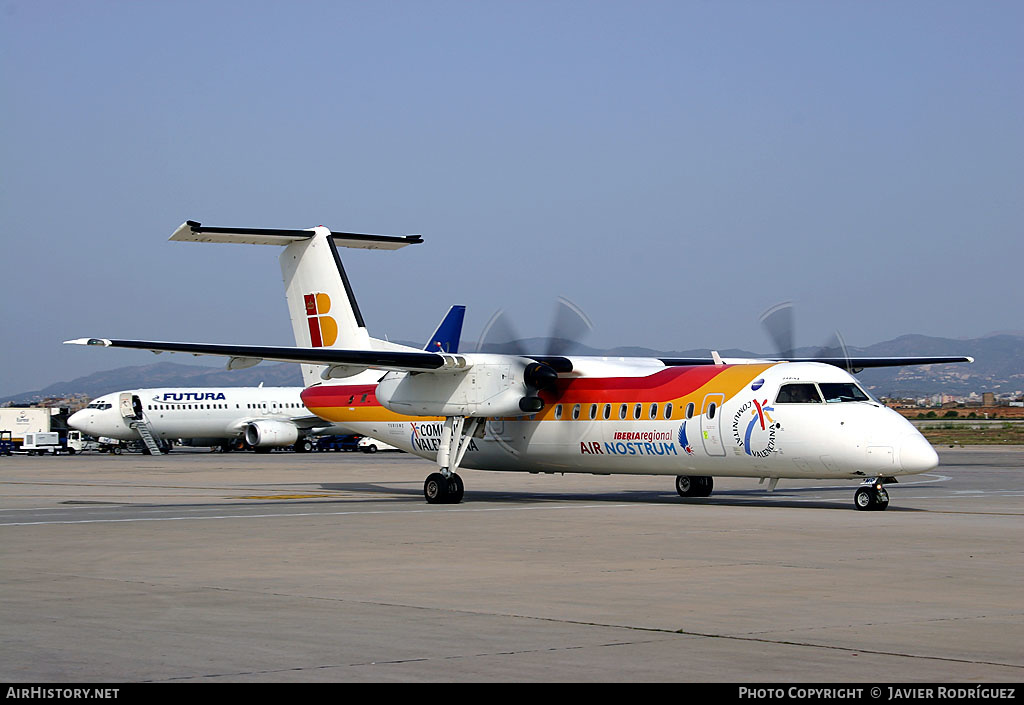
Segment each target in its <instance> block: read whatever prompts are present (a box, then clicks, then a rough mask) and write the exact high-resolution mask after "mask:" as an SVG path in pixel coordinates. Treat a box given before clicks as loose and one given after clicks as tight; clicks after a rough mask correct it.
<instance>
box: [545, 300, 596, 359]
mask: <svg viewBox="0 0 1024 705" xmlns="http://www.w3.org/2000/svg"><path fill="white" fill-rule="evenodd" d="M593 329H594V324H593V323H591V322H590V318H589V317H588V316H587V314H585V313H584V312H583V309H581V308H580V307H579V306H577V305H576V304H574V303H573V302H572V301H570V300H569V299H567V298H565V297H564V296H559V297H558V304H557V305H556V307H555V319H554V321H553V322H552V324H551V334H550V335H549V336H548V350H547V354H548V355H569V354H570V353H572V351H573V350H574V349H576V348H578V347H579V344H580V342H581V340H582V338H584V337H586V336H587V335H588V334H589V333H590V331H592V330H593Z"/></svg>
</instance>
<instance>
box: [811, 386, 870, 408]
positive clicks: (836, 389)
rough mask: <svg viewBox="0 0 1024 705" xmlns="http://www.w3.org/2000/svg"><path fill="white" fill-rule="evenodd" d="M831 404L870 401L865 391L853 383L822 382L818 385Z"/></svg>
mask: <svg viewBox="0 0 1024 705" xmlns="http://www.w3.org/2000/svg"><path fill="white" fill-rule="evenodd" d="M818 386H819V387H820V388H821V393H822V394H824V395H825V401H826V402H827V403H829V404H833V403H835V402H844V401H870V400H871V398H870V397H869V396H868V395H867V394H865V393H864V390H863V389H861V388H860V387H858V386H857V385H856V384H854V383H853V382H821V383H819V384H818Z"/></svg>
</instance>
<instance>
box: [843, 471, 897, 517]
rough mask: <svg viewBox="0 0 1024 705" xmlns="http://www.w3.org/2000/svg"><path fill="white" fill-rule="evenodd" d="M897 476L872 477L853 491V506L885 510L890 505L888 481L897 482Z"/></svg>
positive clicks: (865, 509) (863, 508)
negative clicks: (886, 488) (886, 487)
mask: <svg viewBox="0 0 1024 705" xmlns="http://www.w3.org/2000/svg"><path fill="white" fill-rule="evenodd" d="M895 481H896V479H895V478H884V477H879V478H872V479H871V480H869V481H868V482H865V483H864V484H863V485H861V486H860V487H858V488H857V491H856V492H854V493H853V506H855V507H856V508H857V509H859V510H861V511H864V512H868V511H876V512H880V511H884V510H885V509H886V508H887V507H888V506H889V493H888V492H886V491H885V483H886V482H895Z"/></svg>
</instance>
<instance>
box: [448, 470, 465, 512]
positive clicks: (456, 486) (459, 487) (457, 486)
mask: <svg viewBox="0 0 1024 705" xmlns="http://www.w3.org/2000/svg"><path fill="white" fill-rule="evenodd" d="M465 491H466V486H465V485H464V484H462V478H461V477H459V476H458V475H456V474H454V473H453V474H452V476H451V477H450V478H448V503H449V504H458V503H459V502H461V501H462V495H463V494H464V493H465Z"/></svg>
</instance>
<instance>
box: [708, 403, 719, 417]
mask: <svg viewBox="0 0 1024 705" xmlns="http://www.w3.org/2000/svg"><path fill="white" fill-rule="evenodd" d="M717 409H718V405H717V404H715V402H711V403H710V404H708V410H707V415H708V419H713V418H715V411H716V410H717Z"/></svg>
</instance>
